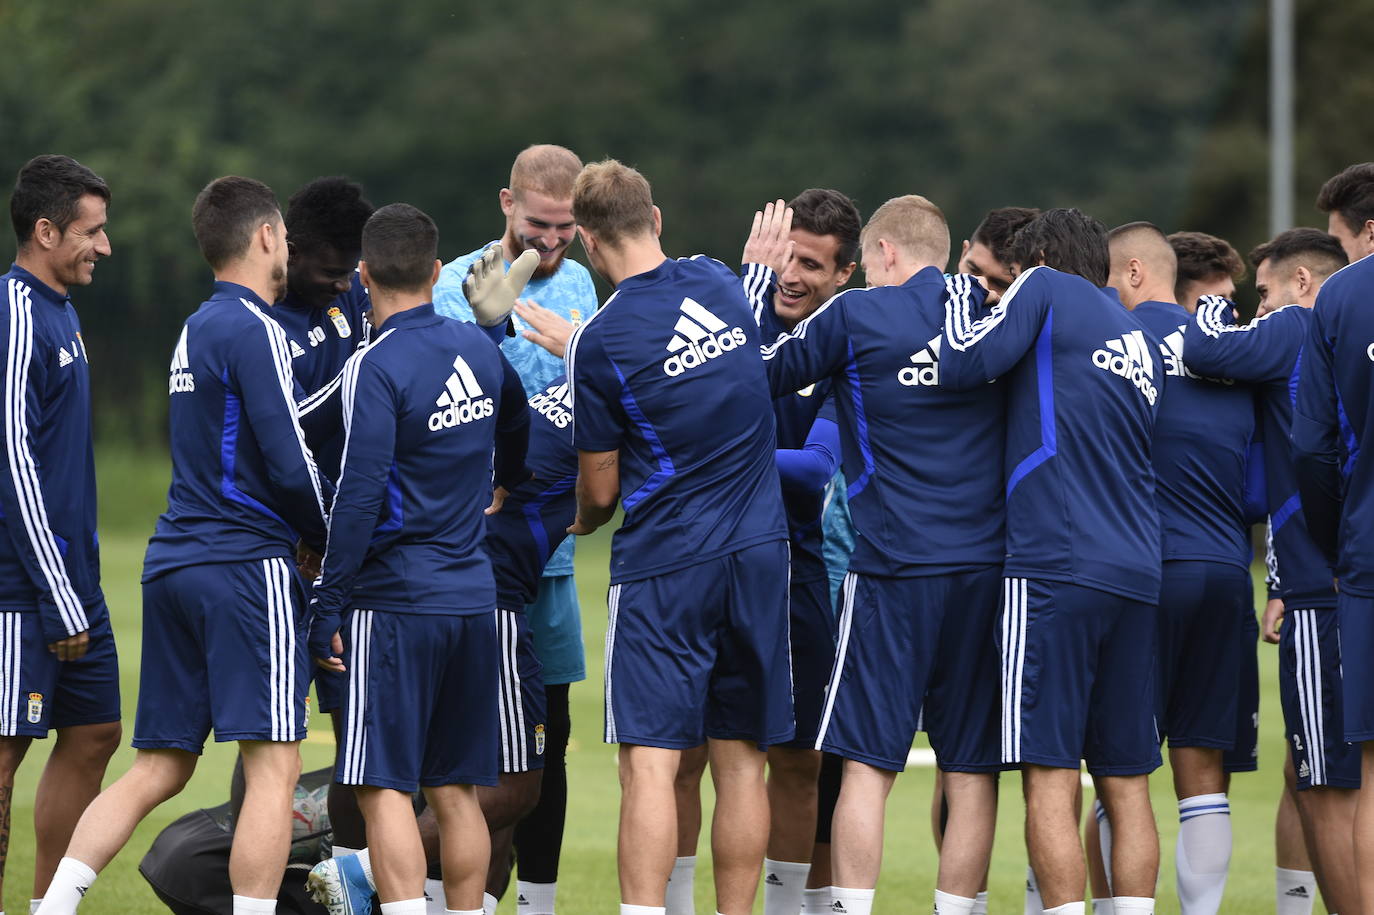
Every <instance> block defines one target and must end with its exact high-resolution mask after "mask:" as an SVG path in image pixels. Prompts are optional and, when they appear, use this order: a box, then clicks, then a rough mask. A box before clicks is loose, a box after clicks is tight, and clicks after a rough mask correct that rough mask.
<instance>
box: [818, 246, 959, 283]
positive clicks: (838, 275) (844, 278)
mask: <svg viewBox="0 0 1374 915" xmlns="http://www.w3.org/2000/svg"><path fill="white" fill-rule="evenodd" d="M964 250H965V251H967V250H968V242H964ZM959 259H960V260H963V259H964V258H963V255H960V256H959ZM857 266H859V265H858V264H856V263H854V262H853V261H850V262H849V265H848V266H847V267H841V268H840V269H839V270H836V271H835V288H836V289H840V288H843V286H844V284H845V283H848V282H849V278H850V277H851V276H853V275H854V268H855V267H857Z"/></svg>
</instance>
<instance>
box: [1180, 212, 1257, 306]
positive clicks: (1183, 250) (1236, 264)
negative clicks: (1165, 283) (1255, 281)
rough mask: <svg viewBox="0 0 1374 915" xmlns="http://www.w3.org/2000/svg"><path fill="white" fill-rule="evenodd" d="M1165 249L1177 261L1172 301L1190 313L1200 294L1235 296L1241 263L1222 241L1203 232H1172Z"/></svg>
mask: <svg viewBox="0 0 1374 915" xmlns="http://www.w3.org/2000/svg"><path fill="white" fill-rule="evenodd" d="M1168 239H1169V246H1170V247H1171V248H1173V249H1174V257H1175V258H1177V260H1178V274H1177V276H1178V278H1177V280H1176V281H1175V283H1174V300H1175V301H1176V302H1178V303H1179V304H1180V305H1182V306H1183V307H1184V309H1185V310H1186V311H1187V312H1188V313H1189V314H1192V313H1193V312H1194V311H1196V310H1197V300H1198V298H1199V297H1200V296H1204V295H1219V296H1223V297H1225V298H1228V299H1234V298H1235V297H1236V284H1237V283H1239V282H1240V281H1241V280H1243V279H1245V262H1244V261H1242V260H1241V259H1240V255H1239V254H1237V253H1236V249H1235V248H1233V247H1231V244H1230V243H1229V242H1228V241H1226V240H1225V239H1224V238H1217V237H1216V236H1215V235H1208V234H1207V233H1206V232H1175V233H1173V234H1172V235H1170V236H1168Z"/></svg>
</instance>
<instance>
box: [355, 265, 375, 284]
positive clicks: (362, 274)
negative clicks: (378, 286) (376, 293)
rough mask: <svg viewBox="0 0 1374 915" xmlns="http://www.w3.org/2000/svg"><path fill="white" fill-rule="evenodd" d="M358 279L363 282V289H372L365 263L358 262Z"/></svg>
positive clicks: (370, 278) (369, 274)
mask: <svg viewBox="0 0 1374 915" xmlns="http://www.w3.org/2000/svg"><path fill="white" fill-rule="evenodd" d="M358 279H360V280H362V281H363V288H364V289H371V288H372V274H371V273H370V272H368V269H367V261H358Z"/></svg>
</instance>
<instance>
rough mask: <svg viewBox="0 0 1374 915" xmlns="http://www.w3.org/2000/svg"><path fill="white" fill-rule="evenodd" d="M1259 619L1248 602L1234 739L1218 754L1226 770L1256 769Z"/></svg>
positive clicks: (1243, 618)
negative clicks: (1229, 745)
mask: <svg viewBox="0 0 1374 915" xmlns="http://www.w3.org/2000/svg"><path fill="white" fill-rule="evenodd" d="M1259 709H1260V682H1259V619H1258V618H1256V616H1255V611H1254V609H1253V608H1252V607H1250V605H1248V604H1247V605H1246V607H1245V613H1244V614H1243V615H1242V616H1241V621H1240V687H1239V690H1238V693H1237V699H1236V738H1235V743H1234V744H1232V746H1231V749H1229V750H1227V751H1226V752H1224V753H1222V754H1221V760H1222V768H1223V769H1225V770H1226V771H1227V772H1254V771H1255V770H1256V769H1258V768H1259Z"/></svg>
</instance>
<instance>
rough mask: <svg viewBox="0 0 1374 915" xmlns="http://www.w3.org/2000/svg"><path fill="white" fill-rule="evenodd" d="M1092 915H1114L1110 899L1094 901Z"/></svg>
mask: <svg viewBox="0 0 1374 915" xmlns="http://www.w3.org/2000/svg"><path fill="white" fill-rule="evenodd" d="M1093 915H1114V913H1113V912H1112V901H1111V900H1110V899H1094V900H1093Z"/></svg>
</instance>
